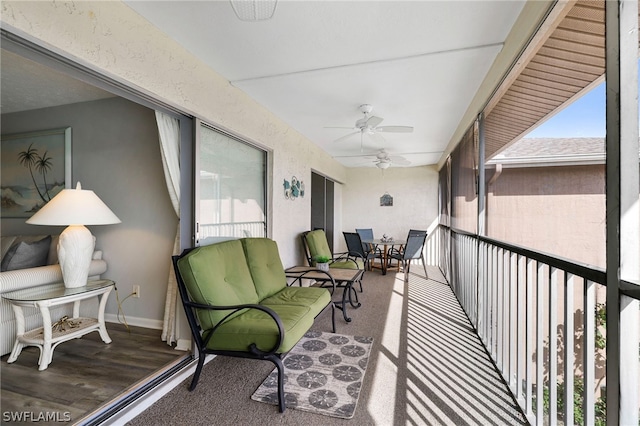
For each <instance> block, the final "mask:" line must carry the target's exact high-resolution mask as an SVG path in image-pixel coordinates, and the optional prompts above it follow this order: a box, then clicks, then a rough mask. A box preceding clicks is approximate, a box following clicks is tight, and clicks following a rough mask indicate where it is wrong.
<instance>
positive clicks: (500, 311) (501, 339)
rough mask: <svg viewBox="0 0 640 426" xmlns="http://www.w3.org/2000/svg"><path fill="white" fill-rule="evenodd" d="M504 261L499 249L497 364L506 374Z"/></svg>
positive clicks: (502, 372)
mask: <svg viewBox="0 0 640 426" xmlns="http://www.w3.org/2000/svg"><path fill="white" fill-rule="evenodd" d="M503 263H504V257H503V254H502V249H498V265H497V273H498V275H497V284H498V316H497V318H498V330H497V332H498V334H497V335H496V343H497V347H496V365H497V366H498V369H499V370H500V373H501V374H502V375H503V376H504V368H503V367H504V366H503V364H502V359H503V358H502V346H503V343H504V334H503V332H502V328H503V326H504V316H503V312H504V302H503V298H504V282H503V280H502V274H503V272H504V271H503V269H502V264H503Z"/></svg>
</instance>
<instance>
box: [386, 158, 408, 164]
mask: <svg viewBox="0 0 640 426" xmlns="http://www.w3.org/2000/svg"><path fill="white" fill-rule="evenodd" d="M390 160H391V162H392V163H393V164H397V165H399V166H408V165H409V164H411V161H408V160H407V159H405V158H402V157H391V158H390Z"/></svg>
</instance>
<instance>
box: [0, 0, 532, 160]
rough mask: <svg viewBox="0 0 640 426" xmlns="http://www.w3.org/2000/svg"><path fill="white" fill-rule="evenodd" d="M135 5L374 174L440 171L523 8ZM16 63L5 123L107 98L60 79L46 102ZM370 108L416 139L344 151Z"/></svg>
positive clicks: (5, 85) (6, 76) (474, 4)
mask: <svg viewBox="0 0 640 426" xmlns="http://www.w3.org/2000/svg"><path fill="white" fill-rule="evenodd" d="M125 3H126V4H127V5H129V6H130V7H132V8H133V9H134V10H135V11H137V12H138V13H139V14H140V15H142V16H143V17H144V18H146V19H147V20H148V21H149V22H151V23H152V24H153V25H155V26H156V27H158V28H159V29H160V30H161V31H163V32H164V33H166V34H167V35H169V36H170V37H171V38H173V39H175V40H176V41H177V42H178V43H180V44H181V45H182V46H184V47H185V48H186V49H187V50H189V51H190V52H191V53H193V54H194V55H196V56H197V57H199V58H200V59H201V60H202V61H203V62H205V63H207V64H208V65H210V66H211V67H212V68H213V69H215V70H216V71H217V72H218V73H220V74H221V75H222V76H224V77H225V78H227V79H228V80H229V81H230V82H231V84H232V85H234V86H236V87H237V88H239V89H240V90H243V91H244V92H246V93H247V94H248V95H249V96H251V97H252V98H254V99H255V100H256V101H257V102H258V103H260V104H262V105H263V106H264V107H266V108H267V109H269V110H270V111H272V112H273V113H274V114H276V115H277V116H279V117H280V118H281V119H282V120H283V121H284V122H286V123H288V124H289V125H290V126H291V127H293V128H294V129H296V130H298V131H299V132H300V133H301V134H303V135H305V136H306V137H307V138H309V139H310V140H311V141H313V142H314V143H316V144H317V145H319V146H320V147H322V148H323V149H324V150H325V151H327V152H328V153H329V154H331V155H332V156H334V157H335V158H336V159H337V160H338V161H340V162H341V163H342V164H344V165H346V166H348V167H373V165H374V160H373V159H372V158H364V157H363V154H375V152H376V151H378V150H380V149H383V148H384V149H385V150H386V151H387V152H388V153H390V154H391V155H392V156H394V157H396V158H397V157H403V158H404V159H405V160H408V161H404V162H402V163H405V164H406V163H409V164H408V166H418V165H425V164H436V163H437V162H438V160H439V159H440V157H441V155H442V152H443V151H444V150H445V148H446V146H447V145H448V143H449V141H450V139H451V137H452V135H453V133H454V131H455V129H456V127H457V125H458V123H459V121H460V119H461V118H462V116H463V114H464V113H465V111H466V109H467V107H468V105H469V103H470V101H471V99H472V98H473V96H474V95H475V92H476V91H477V89H478V87H479V85H480V83H481V82H482V80H483V79H484V77H485V74H486V72H487V71H488V69H489V67H490V66H491V64H492V62H493V60H494V59H495V57H496V55H497V54H498V53H499V52H500V49H501V48H502V45H503V42H504V40H505V38H506V36H507V34H508V33H509V31H510V29H511V27H512V26H513V23H514V21H515V20H516V18H517V16H518V14H519V13H520V12H521V10H522V7H523V5H524V1H518V0H507V1H504V0H499V1H474V0H471V1H451V0H449V1H391V0H388V1H381V2H374V1H358V0H350V1H301V0H300V1H285V0H279V1H278V3H277V8H276V10H275V14H274V16H273V18H272V19H270V20H265V21H258V22H246V21H241V20H239V19H238V18H237V17H236V15H235V14H234V12H233V9H232V7H231V4H230V2H229V1H227V0H219V1H125ZM7 55H8V52H5V51H3V54H2V112H3V113H7V112H13V111H17V110H25V109H33V108H36V107H43V106H54V104H56V103H57V104H63V103H71V102H74V101H75V102H78V101H80V100H74V99H77V98H74V96H81V95H80V93H81V92H83V91H84V90H87V91H88V92H86V93H87V94H88V96H89V97H88V98H87V99H86V100H91V99H99V98H101V97H106V96H109V95H108V94H106V92H102V91H100V90H99V89H95V88H91V87H83V86H84V85H81V84H80V83H79V82H75V81H74V82H71V83H68V84H71V86H69V87H68V86H66V85H65V83H64V82H63V81H62V78H61V77H60V79H58V77H59V76H55V78H54V79H53V80H52V79H51V78H49V83H51V82H54V83H55V84H49V85H48V87H49V89H50V88H51V87H50V86H53V87H54V88H55V90H54V93H53V96H52V97H48V96H47V95H46V93H47V90H49V89H47V88H46V87H45V86H46V85H43V84H42V83H37V82H35V80H29V81H26V79H27V77H29V76H30V74H32V73H31V72H26V73H25V72H24V71H19V70H13V71H12V69H11V68H10V66H9V61H7V57H8V56H7ZM13 56H15V55H13ZM31 64H33V63H31ZM31 64H30V66H31ZM33 74H34V75H35V72H34V73H33ZM15 77H20V78H17V79H16V81H22V83H15V82H14V81H13V79H14V78H15ZM21 79H22V80H21ZM18 84H19V86H18ZM79 84H80V85H79ZM29 88H37V90H36V91H35V94H32V95H29V94H28V93H30V92H29V90H28V89H29ZM31 93H34V92H31ZM74 94H76V95H74ZM212 96H215V94H212ZM47 99H50V100H49V101H47ZM38 100H39V101H40V102H49V103H51V105H49V104H43V105H37V102H38ZM12 101H16V102H12ZM27 101H28V105H27V106H25V105H20V103H22V104H24V103H25V102H27ZM364 103H368V104H372V105H373V107H374V109H373V113H372V114H373V115H375V116H378V117H382V118H384V121H383V122H382V123H381V125H382V126H392V125H399V126H413V127H414V132H413V133H398V134H396V133H383V134H382V136H383V137H384V139H385V141H384V142H380V141H379V140H377V139H376V138H371V137H369V136H368V135H365V136H364V138H363V142H364V148H363V150H361V148H360V135H359V134H355V135H353V136H351V137H349V138H346V139H343V140H341V141H339V142H334V141H335V140H336V139H338V138H340V137H342V136H344V135H347V134H348V133H351V132H353V131H354V129H349V127H353V126H354V125H355V122H356V120H358V119H360V118H362V117H363V115H362V113H361V112H360V110H359V106H360V105H361V104H364ZM328 126H338V127H347V128H345V129H327V128H326V127H328ZM394 166H400V164H395V165H394Z"/></svg>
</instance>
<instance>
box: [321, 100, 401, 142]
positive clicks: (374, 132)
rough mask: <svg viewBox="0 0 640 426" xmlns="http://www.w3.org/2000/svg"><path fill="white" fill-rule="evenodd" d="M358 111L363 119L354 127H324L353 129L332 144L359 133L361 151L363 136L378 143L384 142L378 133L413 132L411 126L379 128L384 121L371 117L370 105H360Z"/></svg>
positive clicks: (371, 107)
mask: <svg viewBox="0 0 640 426" xmlns="http://www.w3.org/2000/svg"><path fill="white" fill-rule="evenodd" d="M360 111H361V112H362V113H363V114H364V117H363V118H361V119H359V120H357V121H356V124H355V126H354V127H325V128H326V129H355V131H354V132H351V133H349V134H347V135H344V136H342V137H340V138H338V139H336V140H335V141H334V142H339V141H342V140H345V139H347V138H349V137H351V136H353V135H357V134H358V133H360V148H361V149H362V144H363V136H364V135H365V134H367V135H369V136H371V137H372V138H376V139H378V142H384V138H383V137H382V136H380V135H379V133H411V132H413V127H411V126H379V124H380V123H382V120H384V119H383V118H381V117H376V116H375V115H371V111H373V106H372V105H370V104H362V105H360Z"/></svg>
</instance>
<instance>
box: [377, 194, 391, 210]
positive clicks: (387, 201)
mask: <svg viewBox="0 0 640 426" xmlns="http://www.w3.org/2000/svg"><path fill="white" fill-rule="evenodd" d="M380 206H382V207H391V206H393V197H392V196H391V195H389V193H387V192H385V194H384V195H383V196H382V197H380Z"/></svg>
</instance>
